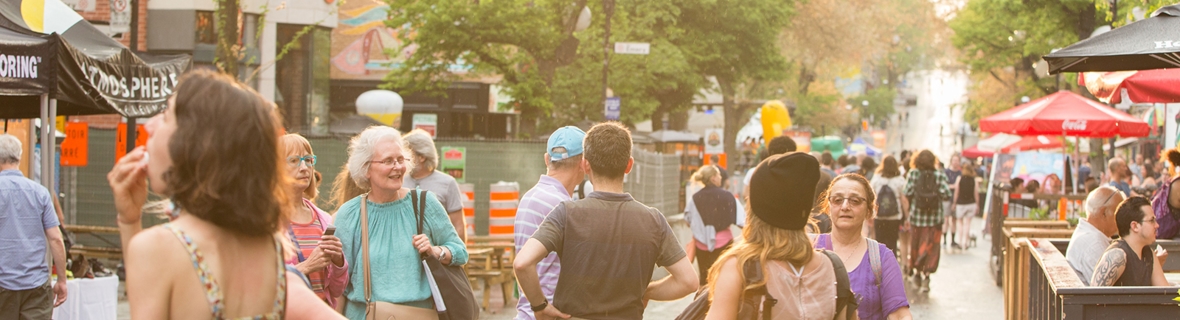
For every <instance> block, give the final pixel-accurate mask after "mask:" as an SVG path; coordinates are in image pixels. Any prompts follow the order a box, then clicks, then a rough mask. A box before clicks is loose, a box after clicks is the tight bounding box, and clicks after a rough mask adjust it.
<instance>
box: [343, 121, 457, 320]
mask: <svg viewBox="0 0 1180 320" xmlns="http://www.w3.org/2000/svg"><path fill="white" fill-rule="evenodd" d="M407 155H408V153H407V152H406V147H405V141H404V140H403V139H402V136H401V133H399V132H398V131H397V130H396V129H393V128H390V127H386V126H373V127H369V128H368V129H365V131H363V132H361V134H360V135H357V136H356V137H354V138H353V139H352V141H351V142H350V143H349V146H348V164H347V167H348V172H349V175H350V176H351V178H352V181H353V182H355V183H356V185H357V186H359V187H360V188H361V189H364V190H367V191H368V193H366V194H362V195H360V196H357V197H355V198H352V200H349V201H348V202H345V203H344V205H342V206H340V209H339V210H338V211H336V226H337V228H339V230H338V231H337V232H336V235H337V236H339V237H340V241H341V242H342V243H343V245H344V259H345V260H346V261H347V262H348V265H349V266H351V268H352V269H353V270H354V271H353V275H352V276H351V277H350V278H349V280H348V281H349V285H348V286H347V288H346V289H345V290H344V301H342V302H344V303H342V304H341V306H338V307H337V308H338V309H342V311H343V312H344V315H345V316H346V317H348V318H349V319H354V320H360V319H365V310H366V308H365V307H366V291H370V292H371V301H373V302H376V303H378V304H379V305H380V306H379V307H378V308H380V309H381V310H382V312H385V308H386V307H389V308H391V309H393V311H392V313H393V314H394V315H396V316H397V318H398V319H438V313H437V312H435V310H434V305H433V302H432V300H431V295H430V287H429V284H428V282H427V279H426V277H425V273H424V272H423V270H422V264H421V263H420V262H419V261H420V260H419V259H418V255H419V254H429V255H431V256H432V257H435V258H437V259H438V260H439V261H441V262H442V263H444V264H448V265H455V266H458V265H463V264H465V263H467V249H466V246H464V244H463V241H461V240H459V235H458V234H457V233H456V232H455V228H454V227H453V226H452V225H451V222H450V220H449V219H448V218H447V212H446V210H444V209H443V206H442V204H441V203H439V201H438V199H437V198H435V196H434V194H433V193H427V196H426V199H425V203H421V204H419V205H420V206H422V208H423V209H422V213H423V215H424V216H425V223H424V224H423V226H422V228H423V229H422V233H423V234H418V232H417V231H418V220H417V219H416V216H415V214H414V206H413V200H412V198H411V197H410V196H409V195H410V189H408V188H404V186H403V185H402V183H403V181H404V180H403V179H404V175H406V174H407V173H408V172H410V169H411V168H410V166H411V165H412V163H411V162H410V161H408V160H407V159H406V158H407ZM337 182H340V181H339V180H337ZM334 187H335V188H347V187H348V186H347V184H341V183H337V185H336V186H334ZM362 201H364V202H363V203H362ZM362 210H365V211H366V212H365V213H364V214H365V215H366V216H367V217H368V218H367V219H366V220H365V221H366V222H367V224H368V230H367V233H368V247H369V250H368V257H367V259H368V262H369V263H368V264H367V265H368V268H365V265H366V263H364V260H365V259H366V258H365V256H364V255H362V253H363V251H362V247H363V244H362V242H361V240H362V239H361V238H362V235H363V234H364V233H365V230H362V229H361V228H362V224H361V214H362ZM366 269H368V272H367V273H368V276H367V278H368V279H367V280H368V281H366V275H365V274H366V272H365V271H362V270H366ZM367 283H370V284H372V286H371V288H366V284H367Z"/></svg>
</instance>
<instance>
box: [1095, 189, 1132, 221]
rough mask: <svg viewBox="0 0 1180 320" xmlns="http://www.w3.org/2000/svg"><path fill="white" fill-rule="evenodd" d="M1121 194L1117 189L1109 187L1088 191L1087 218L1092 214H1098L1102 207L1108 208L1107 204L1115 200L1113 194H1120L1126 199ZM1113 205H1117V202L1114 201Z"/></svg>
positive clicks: (1124, 196)
mask: <svg viewBox="0 0 1180 320" xmlns="http://www.w3.org/2000/svg"><path fill="white" fill-rule="evenodd" d="M1122 193H1123V192H1122V191H1119V189H1115V188H1114V187H1111V186H1101V187H1098V188H1097V189H1094V191H1090V195H1088V196H1086V216H1087V217H1089V216H1091V215H1093V214H1096V213H1098V210H1100V209H1102V207H1106V206H1108V203H1110V202H1111V200H1115V199H1114V195H1115V194H1120V195H1122V196H1123V198H1126V195H1123V194H1122ZM1114 204H1115V205H1118V204H1119V201H1115V202H1114Z"/></svg>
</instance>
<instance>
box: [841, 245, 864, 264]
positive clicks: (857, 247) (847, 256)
mask: <svg viewBox="0 0 1180 320" xmlns="http://www.w3.org/2000/svg"><path fill="white" fill-rule="evenodd" d="M863 242H864V241H861V243H863ZM857 249H860V243H857V244H856V246H855V247H852V251H848V254H846V255H844V265H848V258H849V257H852V254H853V253H855V252H856V251H857Z"/></svg>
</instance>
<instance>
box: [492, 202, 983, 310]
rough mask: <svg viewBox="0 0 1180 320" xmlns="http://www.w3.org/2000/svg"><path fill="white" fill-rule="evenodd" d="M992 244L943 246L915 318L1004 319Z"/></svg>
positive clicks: (673, 304) (914, 297)
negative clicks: (990, 263) (958, 247)
mask: <svg viewBox="0 0 1180 320" xmlns="http://www.w3.org/2000/svg"><path fill="white" fill-rule="evenodd" d="M973 220H974V221H973V223H972V224H973V227H972V230H974V231H973V232H974V233H976V234H978V233H979V231H980V230H982V229H983V224H982V222H981V220H982V219H973ZM989 248H991V241H990V240H989V239H979V240H978V241H977V243H976V245H975V246H974V247H971V248H969V249H967V250H963V251H957V250H956V251H954V252H951V251H948V250H943V254H942V261H941V263H940V265H939V269H938V272H936V273H934V274H933V275H932V276H931V278H930V279H931V280H930V292H928V293H920V292H918V291H917V290H915V288H914V286H913V285H912V284H911V283H909V281H907V283H906V296H907V297H909V300H910V310H911V312H912V313H913V315H914V319H915V320H918V319H955V320H991V319H1003V317H1004V316H1003V314H1004V302H1003V291H1002V290H1001V288H1000V287H998V286H996V285H995V282H994V281H993V280H992V278H991V277H990V276H989V275H988V266H987V261H988V254H989V253H988V251H989ZM493 289H496V288H493ZM477 291H479V290H478V289H477ZM492 291H493V292H498V291H499V290H492ZM492 301H493V302H492V306H493V310H492V312H487V311H485V312H484V313H483V314H482V315H481V316H480V318H481V319H495V320H501V319H512V316H513V315H514V313H513V311H512V310H511V308H512V307H509V308H508V309H507V310H497V309H496V308H495V307H497V306H500V305H501V302H499V301H501V300H500V295H499V294H493V295H492ZM691 301H692V297H691V296H690V297H686V298H684V299H681V300H677V301H669V302H657V301H653V302H651V303H650V304H649V305H648V306H647V310H646V311H645V312H644V313H643V316H644V318H645V319H659V320H663V319H674V318H676V315H678V314H680V312H681V311H683V310H684V308H685V307H687V306H688V304H689V303H690V302H691ZM513 303H515V301H513Z"/></svg>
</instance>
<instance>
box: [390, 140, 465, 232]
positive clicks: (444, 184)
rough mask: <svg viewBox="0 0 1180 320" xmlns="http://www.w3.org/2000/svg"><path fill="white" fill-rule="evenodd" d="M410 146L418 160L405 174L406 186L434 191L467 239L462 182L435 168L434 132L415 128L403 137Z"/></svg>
mask: <svg viewBox="0 0 1180 320" xmlns="http://www.w3.org/2000/svg"><path fill="white" fill-rule="evenodd" d="M402 138H403V139H405V141H406V146H407V147H408V149H410V155H411V158H412V161H413V163H414V165H413V170H411V171H410V174H407V175H405V176H404V178H402V186H403V187H406V188H410V189H414V188H418V189H421V190H426V191H430V192H431V193H434V196H435V197H436V198H438V201H439V202H442V205H443V208H444V209H446V210H447V215H448V216H449V217H450V219H451V224H452V225H454V226H455V232H458V233H459V239H462V240H463V242H467V220H466V219H463V198H464V197H466V196H464V195H463V191H460V190H459V182H458V181H455V178H454V177H451V176H450V175H448V174H446V173H442V172H440V171H437V170H435V168H438V151H436V150H437V149H436V148H435V147H434V140H432V139H431V138H430V133H427V132H426V131H422V130H421V129H415V130H414V131H410V132H409V133H406V135H405V136H404V137H402Z"/></svg>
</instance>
